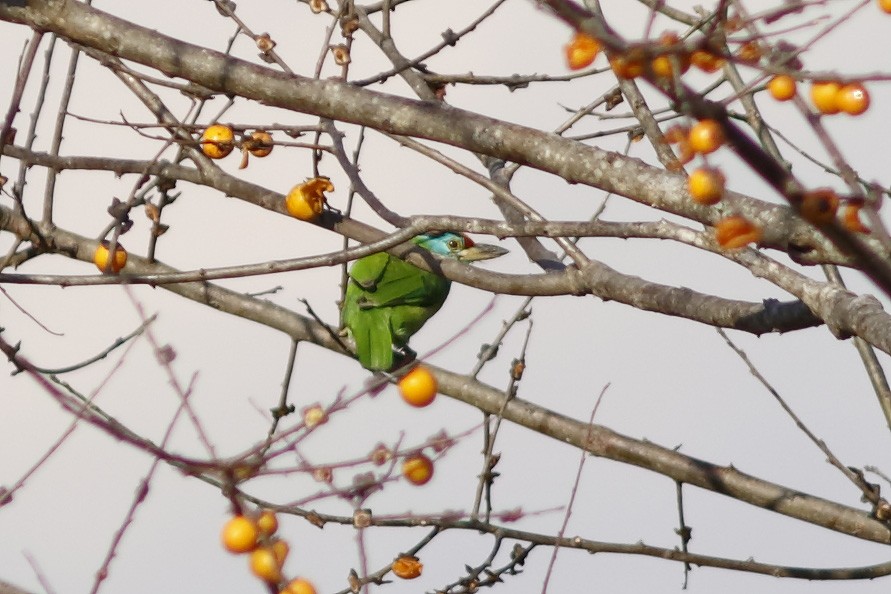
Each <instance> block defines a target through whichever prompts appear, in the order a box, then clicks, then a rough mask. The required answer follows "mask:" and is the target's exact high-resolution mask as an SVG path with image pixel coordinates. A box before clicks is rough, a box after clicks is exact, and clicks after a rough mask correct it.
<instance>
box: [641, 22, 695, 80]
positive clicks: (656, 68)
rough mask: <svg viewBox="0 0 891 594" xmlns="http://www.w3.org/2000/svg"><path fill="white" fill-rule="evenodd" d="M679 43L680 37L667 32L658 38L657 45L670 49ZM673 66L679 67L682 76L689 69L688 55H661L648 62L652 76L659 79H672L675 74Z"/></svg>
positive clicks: (682, 53) (680, 53)
mask: <svg viewBox="0 0 891 594" xmlns="http://www.w3.org/2000/svg"><path fill="white" fill-rule="evenodd" d="M680 43H681V38H680V36H679V35H678V34H677V33H675V32H673V31H667V32H665V33H663V34H662V35H661V36H660V37H659V45H660V46H661V47H664V48H670V47H671V46H673V45H678V44H680ZM675 65H677V66H679V67H680V71H681V72H680V73H681V74H683V73H685V72H687V70H689V69H690V54H688V53H686V52H678V53H673V54H668V53H666V54H662V55H660V56H656V57H655V58H653V61H652V62H650V69H651V70H652V71H653V74H654V75H656V76H657V77H659V78H673V77H674V74H675Z"/></svg>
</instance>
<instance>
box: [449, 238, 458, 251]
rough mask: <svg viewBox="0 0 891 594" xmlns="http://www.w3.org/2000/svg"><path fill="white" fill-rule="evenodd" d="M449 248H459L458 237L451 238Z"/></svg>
mask: <svg viewBox="0 0 891 594" xmlns="http://www.w3.org/2000/svg"><path fill="white" fill-rule="evenodd" d="M449 249H450V250H457V249H458V240H457V239H450V240H449Z"/></svg>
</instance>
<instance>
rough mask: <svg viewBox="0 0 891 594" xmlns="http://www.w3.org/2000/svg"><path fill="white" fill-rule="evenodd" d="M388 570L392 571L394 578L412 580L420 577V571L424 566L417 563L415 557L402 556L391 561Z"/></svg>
mask: <svg viewBox="0 0 891 594" xmlns="http://www.w3.org/2000/svg"><path fill="white" fill-rule="evenodd" d="M390 569H392V570H393V573H394V574H395V575H396V577H400V578H402V579H404V580H413V579H415V578H416V577H419V576H420V575H421V571H422V570H423V569H424V564H423V563H421V562H420V561H418V558H417V557H414V556H412V555H402V556H401V557H399V558H398V559H396V560H395V561H393V565H391V566H390Z"/></svg>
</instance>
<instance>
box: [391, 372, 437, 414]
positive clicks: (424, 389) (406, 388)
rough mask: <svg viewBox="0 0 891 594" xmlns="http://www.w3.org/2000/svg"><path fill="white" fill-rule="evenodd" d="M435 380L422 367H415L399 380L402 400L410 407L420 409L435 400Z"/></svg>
mask: <svg viewBox="0 0 891 594" xmlns="http://www.w3.org/2000/svg"><path fill="white" fill-rule="evenodd" d="M436 391H437V383H436V378H435V377H433V374H432V373H430V370H429V369H427V367H426V366H424V365H416V366H415V367H414V369H412V370H411V371H409V372H408V373H406V374H405V375H404V376H403V377H402V379H400V380H399V393H400V394H402V399H403V400H405V401H406V402H407V403H409V404H411V405H412V406H417V407H418V408H422V407H425V406H427V405H428V404H430V403H431V402H433V400H434V399H435V398H436Z"/></svg>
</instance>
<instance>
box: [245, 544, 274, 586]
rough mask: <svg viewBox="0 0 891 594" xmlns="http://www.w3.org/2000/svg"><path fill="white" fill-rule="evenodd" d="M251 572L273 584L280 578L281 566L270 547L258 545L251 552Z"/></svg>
mask: <svg viewBox="0 0 891 594" xmlns="http://www.w3.org/2000/svg"><path fill="white" fill-rule="evenodd" d="M250 566H251V572H252V573H253V574H254V575H255V576H257V577H258V578H260V579H261V580H264V581H266V582H269V583H271V584H274V583H276V582H280V581H281V579H282V566H281V564H280V563H279V562H278V557H277V555H276V554H275V551H273V550H272V547H260V548H259V549H254V552H252V553H251V563H250Z"/></svg>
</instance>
